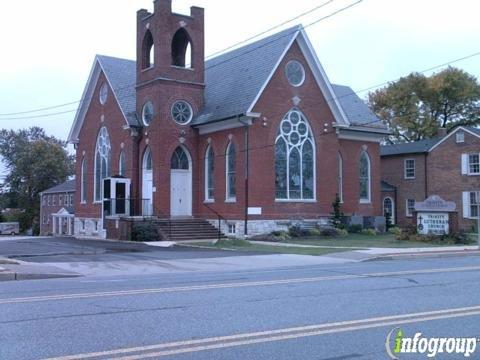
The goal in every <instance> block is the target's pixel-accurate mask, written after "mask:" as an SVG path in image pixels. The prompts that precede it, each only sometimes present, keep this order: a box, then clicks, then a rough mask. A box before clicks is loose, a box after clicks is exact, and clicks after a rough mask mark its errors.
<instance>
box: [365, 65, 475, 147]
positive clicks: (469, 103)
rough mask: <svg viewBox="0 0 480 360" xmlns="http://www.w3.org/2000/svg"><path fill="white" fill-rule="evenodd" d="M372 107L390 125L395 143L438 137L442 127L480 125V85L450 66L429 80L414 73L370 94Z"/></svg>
mask: <svg viewBox="0 0 480 360" xmlns="http://www.w3.org/2000/svg"><path fill="white" fill-rule="evenodd" d="M368 103H369V106H370V108H371V109H372V110H373V111H374V112H375V113H376V114H377V116H378V117H379V118H380V119H381V120H383V121H385V122H386V123H388V124H389V126H390V128H391V130H392V131H393V135H392V136H391V137H390V141H391V142H409V141H416V140H421V139H427V138H431V137H434V136H435V135H436V134H437V133H438V130H439V129H440V128H445V129H446V130H450V129H451V128H453V127H455V126H458V125H477V124H480V84H479V83H478V81H477V79H476V78H475V77H474V76H472V75H470V74H468V73H467V72H465V71H463V70H460V69H457V68H454V67H448V68H447V69H445V70H443V71H440V72H438V73H435V74H433V75H431V76H430V77H426V76H425V75H422V74H419V73H412V74H410V75H408V76H406V77H402V78H400V79H399V80H397V81H394V82H391V83H390V84H388V85H387V86H386V87H384V88H381V89H378V90H376V91H374V92H371V93H370V94H369V95H368Z"/></svg>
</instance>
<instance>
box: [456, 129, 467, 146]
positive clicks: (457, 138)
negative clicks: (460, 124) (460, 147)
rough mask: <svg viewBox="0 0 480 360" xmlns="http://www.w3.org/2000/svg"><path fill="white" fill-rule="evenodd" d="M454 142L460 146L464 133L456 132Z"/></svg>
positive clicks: (463, 140) (463, 139)
mask: <svg viewBox="0 0 480 360" xmlns="http://www.w3.org/2000/svg"><path fill="white" fill-rule="evenodd" d="M460 136H461V139H460ZM455 142H456V143H457V144H462V143H464V142H465V132H463V131H457V133H456V134H455Z"/></svg>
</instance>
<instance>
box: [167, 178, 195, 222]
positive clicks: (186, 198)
mask: <svg viewBox="0 0 480 360" xmlns="http://www.w3.org/2000/svg"><path fill="white" fill-rule="evenodd" d="M170 174H171V175H170V209H171V210H170V212H171V216H191V215H192V184H191V173H190V171H188V170H174V169H172V170H171V173H170Z"/></svg>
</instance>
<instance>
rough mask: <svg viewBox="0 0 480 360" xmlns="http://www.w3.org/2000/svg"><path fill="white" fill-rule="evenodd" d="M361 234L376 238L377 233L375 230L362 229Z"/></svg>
mask: <svg viewBox="0 0 480 360" xmlns="http://www.w3.org/2000/svg"><path fill="white" fill-rule="evenodd" d="M362 234H363V235H368V236H376V235H377V232H376V231H375V229H363V230H362Z"/></svg>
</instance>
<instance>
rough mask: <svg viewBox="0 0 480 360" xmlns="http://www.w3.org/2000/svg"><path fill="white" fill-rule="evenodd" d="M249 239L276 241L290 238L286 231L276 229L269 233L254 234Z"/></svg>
mask: <svg viewBox="0 0 480 360" xmlns="http://www.w3.org/2000/svg"><path fill="white" fill-rule="evenodd" d="M250 239H251V240H256V241H271V242H278V241H284V240H288V239H290V235H288V233H287V232H286V231H282V230H277V231H272V232H271V233H270V234H260V235H255V236H252V237H251V238H250Z"/></svg>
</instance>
